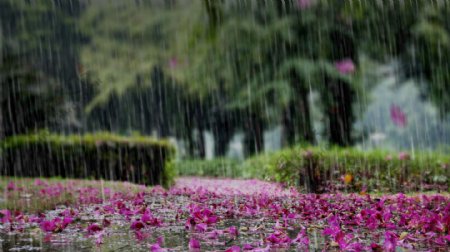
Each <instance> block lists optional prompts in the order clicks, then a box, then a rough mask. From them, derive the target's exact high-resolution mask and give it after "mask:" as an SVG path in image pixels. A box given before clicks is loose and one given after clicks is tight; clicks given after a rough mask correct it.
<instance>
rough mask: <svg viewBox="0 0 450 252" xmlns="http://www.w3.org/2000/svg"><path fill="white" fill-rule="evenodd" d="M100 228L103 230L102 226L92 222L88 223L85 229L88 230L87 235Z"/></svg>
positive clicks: (98, 230)
mask: <svg viewBox="0 0 450 252" xmlns="http://www.w3.org/2000/svg"><path fill="white" fill-rule="evenodd" d="M102 230H103V228H102V227H100V225H98V224H97V223H93V224H91V225H89V226H88V227H87V231H88V234H89V235H92V234H95V233H97V232H100V231H102Z"/></svg>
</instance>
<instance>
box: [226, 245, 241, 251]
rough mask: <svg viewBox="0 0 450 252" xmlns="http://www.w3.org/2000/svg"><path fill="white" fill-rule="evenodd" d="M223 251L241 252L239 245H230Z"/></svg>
mask: <svg viewBox="0 0 450 252" xmlns="http://www.w3.org/2000/svg"><path fill="white" fill-rule="evenodd" d="M225 252H241V248H240V247H239V246H231V247H229V248H228V249H227V250H225Z"/></svg>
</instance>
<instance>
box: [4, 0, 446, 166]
mask: <svg viewBox="0 0 450 252" xmlns="http://www.w3.org/2000/svg"><path fill="white" fill-rule="evenodd" d="M449 16H450V4H449V3H448V1H445V0H442V1H440V0H408V1H400V0H399V1H391V0H389V1H388V0H386V1H385V0H366V1H365V0H347V1H338V0H329V1H324V0H271V1H270V0H266V1H260V0H133V1H131V0H127V1H125V0H123V1H122V0H45V1H44V0H43V1H34V0H0V85H1V86H0V140H1V139H4V138H5V137H8V136H13V135H18V134H28V133H32V132H35V131H39V130H42V129H48V130H50V131H52V132H56V133H63V134H69V133H74V134H81V133H85V132H94V131H110V132H114V133H118V134H121V135H133V134H142V135H152V136H155V137H158V138H170V139H171V141H172V142H174V143H175V144H176V146H177V149H178V151H177V153H178V156H179V157H180V158H200V159H203V158H205V159H211V158H213V157H218V156H227V157H234V158H239V159H241V158H245V157H248V156H251V155H254V154H257V153H262V152H269V151H273V150H278V149H281V148H284V147H289V146H294V145H298V144H314V145H325V146H334V145H337V146H356V147H357V148H361V149H364V150H365V149H372V148H383V149H389V150H408V151H409V150H412V151H414V150H416V149H417V150H439V151H442V152H444V153H449V151H450V150H449V147H448V146H449V145H448V144H449V143H450V113H449V112H450V65H449V60H448V59H449V58H450V18H448V17H449Z"/></svg>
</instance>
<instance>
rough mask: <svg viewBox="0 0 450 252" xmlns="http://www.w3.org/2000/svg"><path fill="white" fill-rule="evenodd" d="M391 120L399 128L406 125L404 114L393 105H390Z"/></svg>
mask: <svg viewBox="0 0 450 252" xmlns="http://www.w3.org/2000/svg"><path fill="white" fill-rule="evenodd" d="M390 112H391V120H392V122H393V123H394V124H395V125H396V126H398V127H401V128H404V127H406V124H407V118H406V114H405V113H404V112H403V111H402V110H401V109H400V107H399V106H397V105H395V104H393V105H391V109H390Z"/></svg>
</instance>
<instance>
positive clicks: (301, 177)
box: [241, 147, 450, 192]
mask: <svg viewBox="0 0 450 252" xmlns="http://www.w3.org/2000/svg"><path fill="white" fill-rule="evenodd" d="M400 156H402V157H400ZM449 166H450V156H449V155H443V154H437V153H416V154H415V155H414V156H411V155H410V154H408V153H389V152H386V151H367V152H366V151H359V150H355V149H348V148H347V149H345V148H333V149H322V148H319V147H296V148H292V149H285V150H281V151H278V152H274V153H270V154H263V155H259V156H255V157H253V158H250V159H248V160H246V161H245V162H244V163H243V165H242V166H241V169H242V174H243V177H246V178H260V179H265V180H272V181H278V182H282V183H286V184H287V185H296V186H299V185H300V186H305V187H306V188H307V189H308V191H314V192H317V191H321V190H322V191H323V190H331V189H333V188H332V187H333V186H335V187H339V188H337V189H348V190H353V191H359V190H368V191H405V190H407V189H411V190H423V189H427V188H426V187H430V185H434V186H437V187H439V188H444V189H445V190H448V186H449V175H450V167H449ZM345 175H348V176H351V179H350V180H351V181H348V180H347V181H345V180H344V179H343V178H345ZM424 186H425V188H424Z"/></svg>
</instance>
